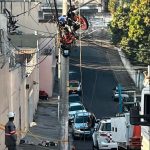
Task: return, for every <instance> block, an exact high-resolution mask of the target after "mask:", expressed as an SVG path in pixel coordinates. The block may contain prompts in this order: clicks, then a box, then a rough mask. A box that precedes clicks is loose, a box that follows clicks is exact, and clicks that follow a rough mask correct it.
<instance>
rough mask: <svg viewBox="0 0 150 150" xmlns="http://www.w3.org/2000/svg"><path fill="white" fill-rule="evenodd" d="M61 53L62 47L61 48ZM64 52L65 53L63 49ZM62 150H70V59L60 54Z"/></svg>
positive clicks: (65, 9)
mask: <svg viewBox="0 0 150 150" xmlns="http://www.w3.org/2000/svg"><path fill="white" fill-rule="evenodd" d="M67 8H68V5H67V0H63V3H62V15H67V11H68V10H67ZM60 51H61V46H60ZM63 51H65V50H64V49H63ZM59 54H60V53H59ZM59 57H60V93H61V95H60V124H61V133H60V136H61V137H60V140H61V142H60V150H68V80H69V57H64V56H63V55H62V54H60V56H59Z"/></svg>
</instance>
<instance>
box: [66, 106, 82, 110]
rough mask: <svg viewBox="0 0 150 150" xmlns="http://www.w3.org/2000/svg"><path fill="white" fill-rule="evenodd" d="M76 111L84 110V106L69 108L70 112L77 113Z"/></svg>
mask: <svg viewBox="0 0 150 150" xmlns="http://www.w3.org/2000/svg"><path fill="white" fill-rule="evenodd" d="M76 110H84V107H83V106H82V105H78V106H72V107H70V108H69V111H76Z"/></svg>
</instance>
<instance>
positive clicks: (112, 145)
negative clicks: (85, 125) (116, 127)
mask: <svg viewBox="0 0 150 150" xmlns="http://www.w3.org/2000/svg"><path fill="white" fill-rule="evenodd" d="M98 144H99V145H101V146H99V147H100V148H101V149H118V145H117V143H113V142H112V143H106V142H101V143H98Z"/></svg>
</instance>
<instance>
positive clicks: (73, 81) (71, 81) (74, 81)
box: [69, 80, 79, 83]
mask: <svg viewBox="0 0 150 150" xmlns="http://www.w3.org/2000/svg"><path fill="white" fill-rule="evenodd" d="M69 82H70V83H79V81H78V80H70V81H69Z"/></svg>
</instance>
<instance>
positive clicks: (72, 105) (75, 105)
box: [69, 102, 86, 125]
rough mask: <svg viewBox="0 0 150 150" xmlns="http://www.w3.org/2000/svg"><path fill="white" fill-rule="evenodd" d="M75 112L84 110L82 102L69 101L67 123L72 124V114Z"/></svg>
mask: <svg viewBox="0 0 150 150" xmlns="http://www.w3.org/2000/svg"><path fill="white" fill-rule="evenodd" d="M77 112H86V109H85V107H84V106H83V104H82V103H79V102H78V103H70V105H69V125H71V124H72V122H73V119H74V116H75V114H76V113H77Z"/></svg>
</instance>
